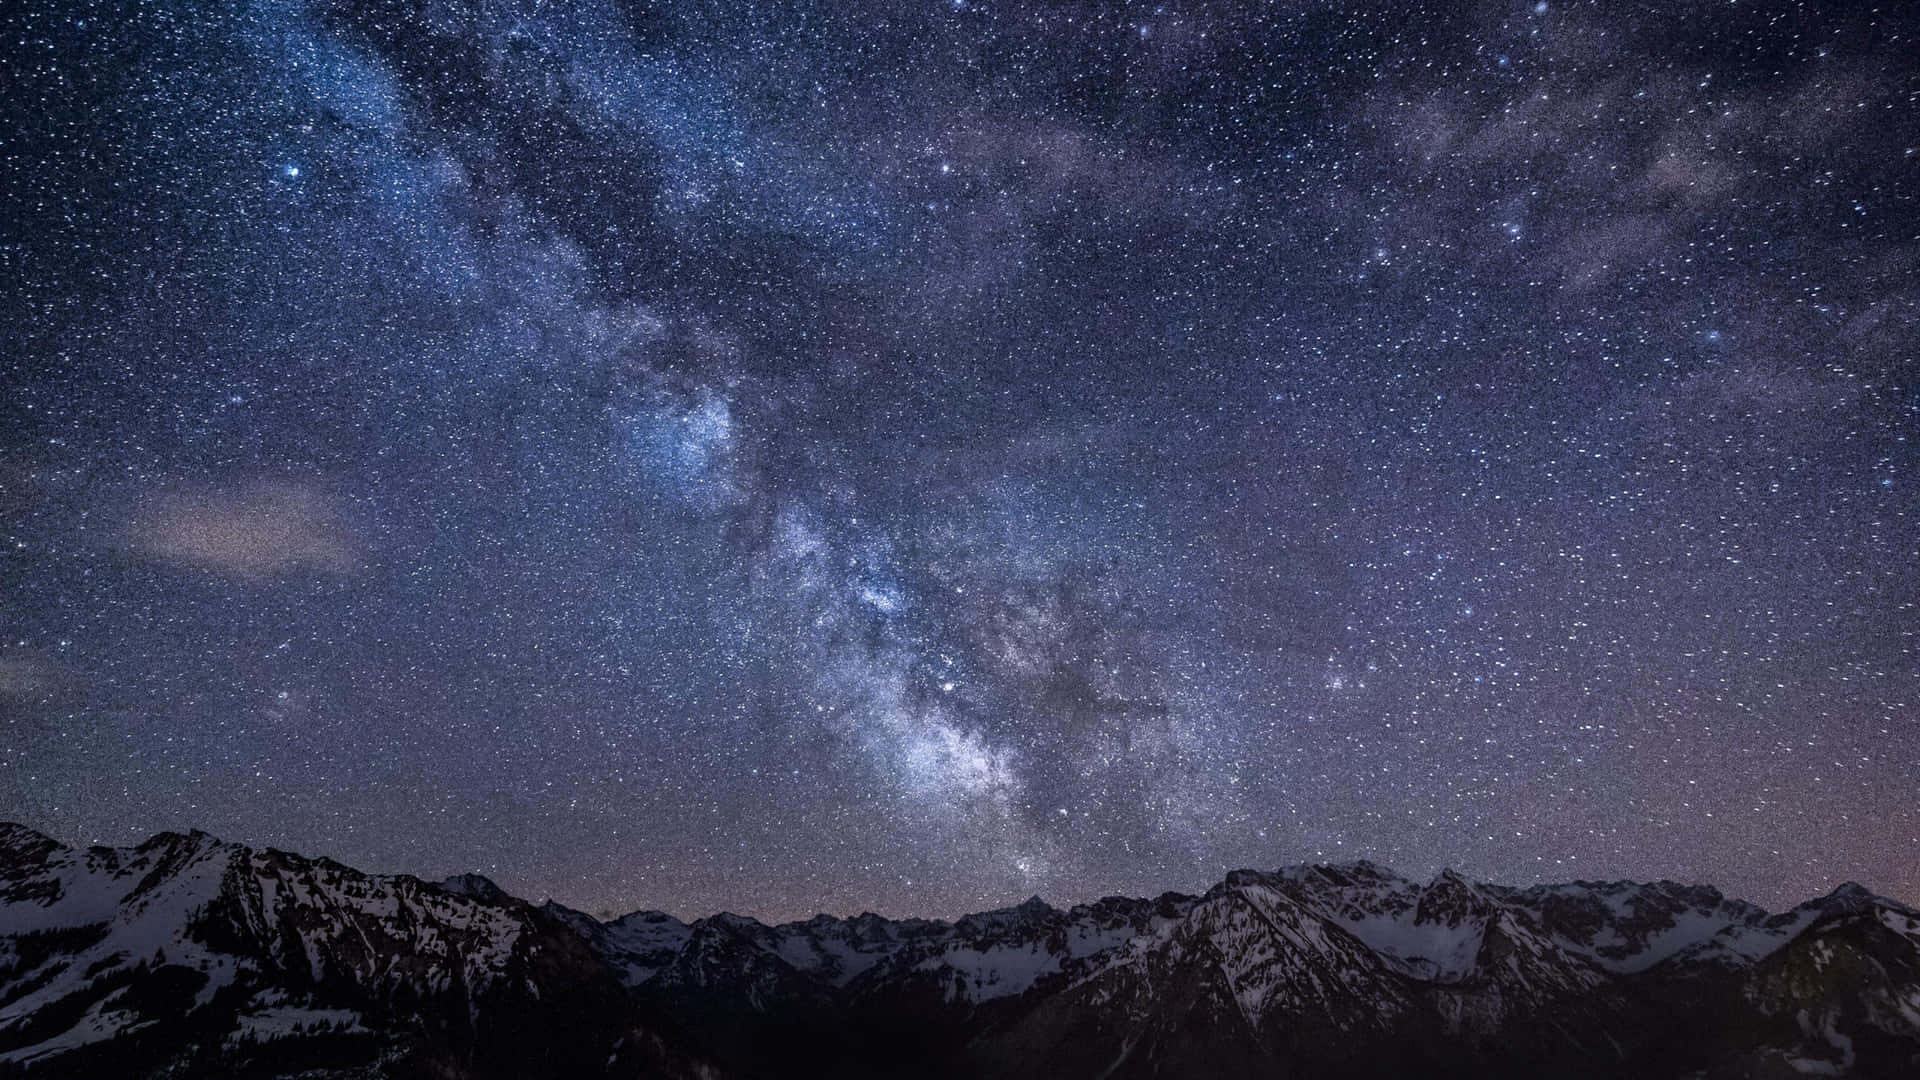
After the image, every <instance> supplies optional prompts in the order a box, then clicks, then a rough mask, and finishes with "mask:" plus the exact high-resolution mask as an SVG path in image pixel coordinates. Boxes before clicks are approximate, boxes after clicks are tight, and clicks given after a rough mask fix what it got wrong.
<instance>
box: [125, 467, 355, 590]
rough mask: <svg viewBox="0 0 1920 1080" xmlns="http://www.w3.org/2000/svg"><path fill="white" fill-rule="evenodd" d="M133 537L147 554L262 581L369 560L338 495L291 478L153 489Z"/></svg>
mask: <svg viewBox="0 0 1920 1080" xmlns="http://www.w3.org/2000/svg"><path fill="white" fill-rule="evenodd" d="M126 538H127V543H128V547H129V549H130V550H131V551H132V552H133V553H134V554H135V555H136V556H138V557H140V558H143V559H148V560H151V561H153V562H159V563H166V564H168V565H171V566H176V567H180V568H183V569H189V570H200V571H206V572H209V573H213V574H218V575H223V576H229V577H238V578H245V579H248V580H255V581H262V580H267V579H270V578H274V577H278V576H281V575H284V574H288V573H292V572H296V571H303V570H304V571H314V572H319V573H324V574H333V575H338V576H351V575H354V574H357V573H359V572H360V571H361V569H362V568H363V567H364V565H365V562H364V560H363V558H362V556H361V554H360V551H359V549H358V545H357V543H356V542H355V540H354V538H353V536H352V534H351V533H350V531H349V530H348V529H347V527H346V524H345V522H344V520H343V515H342V513H341V511H340V508H339V506H338V504H337V502H336V500H335V499H334V498H333V497H332V496H331V495H330V494H328V493H327V492H326V491H325V490H324V489H323V488H321V487H319V486H318V485H315V484H312V483H303V482H297V481H290V480H278V479H274V480H253V481H248V482H246V483H243V484H239V485H236V486H226V487H197V488H181V489H173V490H169V491H165V492H161V493H158V494H155V495H152V496H149V497H148V498H146V499H145V500H143V501H142V502H141V503H140V504H139V505H138V506H136V507H135V509H134V512H133V516H132V520H131V521H130V522H129V524H128V526H127V533H126Z"/></svg>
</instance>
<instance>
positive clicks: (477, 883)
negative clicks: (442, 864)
mask: <svg viewBox="0 0 1920 1080" xmlns="http://www.w3.org/2000/svg"><path fill="white" fill-rule="evenodd" d="M440 887H441V888H442V889H444V890H446V891H447V892H450V893H452V894H454V895H455V896H464V897H467V898H468V899H470V900H484V901H486V902H487V903H490V904H500V903H505V902H507V901H508V900H511V899H513V897H512V896H511V895H510V894H509V893H508V892H507V890H505V889H503V888H501V887H500V886H498V885H496V884H494V882H493V879H492V878H490V877H487V876H486V875H485V874H473V873H467V874H455V875H453V876H452V877H450V878H447V879H446V880H445V881H442V882H441V883H440Z"/></svg>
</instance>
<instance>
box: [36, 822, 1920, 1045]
mask: <svg viewBox="0 0 1920 1080" xmlns="http://www.w3.org/2000/svg"><path fill="white" fill-rule="evenodd" d="M816 1075H831V1076H848V1077H892V1076H900V1077H909V1076H910V1077H935V1078H938V1077H965V1076H1007V1077H1016V1078H1032V1080H1041V1078H1045V1080H1072V1078H1078V1077H1087V1078H1093V1077H1104V1078H1114V1080H1127V1078H1135V1077H1142V1078H1143V1077H1169V1078H1187V1077H1194V1078H1199V1077H1209V1078H1210V1077H1221V1076H1261V1077H1385V1076H1396V1077H1397V1076H1422V1077H1424V1076H1441V1077H1451V1076H1458V1077H1539V1076H1556V1077H1628V1076H1631V1077H1636V1078H1640V1077H1674V1078H1679V1077H1706V1078H1720V1077H1727V1078H1733V1077H1772V1076H1778V1077H1801V1076H1863V1077H1920V912H1916V911H1915V910H1914V909H1912V908H1910V907H1907V906H1906V905H1904V904H1901V903H1898V902H1895V901H1893V900H1889V899H1887V898H1884V897H1880V896H1876V895H1874V894H1872V893H1871V892H1869V891H1867V890H1866V889H1864V888H1861V887H1860V886H1858V885H1853V884H1849V885H1844V886H1841V887H1840V888H1838V889H1836V890H1834V891H1833V892H1832V893H1830V894H1828V895H1826V896H1823V897H1819V898H1817V899H1813V900H1809V901H1807V902H1806V903H1803V904H1801V905H1799V906H1798V907H1795V908H1793V909H1791V910H1788V911H1784V912H1779V913H1770V912H1768V911H1766V910H1763V909H1762V908H1759V907H1757V906H1755V905H1752V904H1749V903H1745V902H1742V901H1739V900H1733V899H1729V898H1727V897H1725V896H1722V895H1721V894H1720V893H1719V892H1718V891H1716V890H1715V889H1713V888H1710V887H1707V886H1701V885H1678V884H1673V883H1670V882H1658V883H1652V884H1642V883H1633V882H1587V881H1582V882H1572V883H1568V884H1559V885H1535V886H1530V887H1524V888H1516V887H1510V886H1504V885H1495V884H1488V883H1484V882H1475V881H1470V880H1468V879H1466V878H1464V877H1461V876H1459V875H1458V874H1455V873H1453V872H1451V871H1448V872H1443V873H1441V874H1440V875H1438V876H1437V877H1435V878H1433V879H1432V880H1430V881H1425V882H1421V881H1416V880H1412V879H1409V878H1407V877H1404V876H1402V875H1400V874H1397V873H1395V872H1393V871H1392V870H1389V869H1386V868H1384V867H1381V866H1377V865H1374V864H1372V863H1367V862H1359V863H1351V864H1344V865H1338V866H1294V867H1287V868H1283V869H1278V870H1272V871H1255V870H1242V871H1236V872H1234V873H1232V874H1229V875H1228V876H1227V877H1226V878H1225V880H1223V881H1221V882H1220V883H1219V884H1217V885H1215V886H1213V887H1212V888H1210V889H1208V890H1207V891H1206V892H1204V893H1202V894H1199V895H1188V894H1183V893H1173V892H1169V893H1165V894H1162V895H1160V896H1158V897H1154V898H1150V899H1134V898H1127V897H1109V898H1107V899H1104V900H1100V901H1098V902H1096V903H1091V904H1081V905H1077V906H1074V907H1071V908H1066V909H1061V908H1055V907H1052V906H1050V905H1048V904H1046V903H1044V902H1042V901H1041V900H1039V899H1038V898H1035V899H1031V900H1028V901H1027V902H1025V903H1023V904H1020V905H1019V906H1017V907H1011V908H1004V909H1000V910H996V911H988V912H982V913H980V914H976V915H968V916H966V917H964V918H961V919H958V920H955V921H951V922H948V921H941V920H932V919H888V918H882V917H880V916H877V915H871V914H866V915H859V916H855V917H853V918H837V917H833V916H827V915H821V916H817V917H815V918H813V919H810V920H806V921H804V922H791V923H784V924H780V925H774V926H769V925H766V924H764V923H761V922H759V921H756V920H754V919H751V918H746V917H743V916H738V915H730V914H720V915H714V916H710V917H708V918H703V919H698V920H695V921H692V922H683V921H681V920H679V919H676V918H674V917H672V916H669V915H666V914H664V913H661V912H658V911H639V912H635V913H633V914H630V915H627V916H624V917H621V918H618V919H613V920H611V921H602V920H599V919H596V918H593V917H592V916H589V915H587V914H585V913H582V912H579V911H575V910H572V909H569V908H566V907H563V906H561V905H558V904H554V903H546V904H534V903H530V902H527V901H525V900H522V899H520V898H517V897H514V896H511V895H509V894H508V893H506V892H505V891H504V890H502V889H501V888H499V887H498V886H497V885H495V884H494V883H493V882H491V881H489V880H488V879H486V878H484V877H480V876H478V875H463V876H460V877H454V878H449V879H447V880H445V881H441V882H429V881H424V880H421V879H419V878H415V877H411V876H408V875H377V874H366V873H362V872H360V871H357V870H354V869H352V868H350V867H347V866H343V865H341V864H339V863H337V862H334V861H332V860H329V859H324V858H308V857H303V856H300V855H295V854H291V853H288V852H283V851H277V850H272V849H255V848H251V847H247V846H244V845H240V844H234V843H227V842H223V841H220V840H217V839H215V838H213V837H211V836H208V835H206V834H204V833H199V832H194V833H189V834H184V835H183V834H179V833H161V834H159V835H156V836H154V837H152V838H151V839H149V840H147V841H146V842H145V843H142V844H140V845H139V846H137V847H132V848H107V847H92V848H76V847H68V846H65V845H63V844H60V843H58V842H56V841H55V840H52V839H50V838H48V837H46V836H43V835H41V834H39V833H37V832H35V831H33V830H32V829H29V828H26V827H24V826H20V825H12V824H0V1077H11V1076H29V1077H39V1076H89V1077H92V1076H102V1077H201V1076H249V1077H303V1078H311V1080H325V1078H339V1080H345V1078H361V1077H421V1078H427V1077H432V1078H441V1080H465V1078H476V1080H477V1078H493V1077H556V1078H558V1077H609V1078H629V1077H667V1078H696V1077H697V1078H703V1080H732V1078H741V1080H745V1078H779V1077H802V1076H816Z"/></svg>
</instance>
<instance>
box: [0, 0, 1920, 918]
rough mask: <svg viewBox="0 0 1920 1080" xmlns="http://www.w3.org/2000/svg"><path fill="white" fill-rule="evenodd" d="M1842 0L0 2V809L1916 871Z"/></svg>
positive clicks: (1696, 873)
mask: <svg viewBox="0 0 1920 1080" xmlns="http://www.w3.org/2000/svg"><path fill="white" fill-rule="evenodd" d="M1900 7H1901V6H1900V5H1889V6H1883V7H1882V8H1880V9H1878V10H1875V9H1872V8H1865V7H1859V8H1855V7H1849V6H1846V5H1837V4H1824V3H1821V4H1805V5H1773V4H1741V3H1734V4H1727V3H1716V4H1693V3H1675V4H1663V5H1640V4H1631V5H1629V4H1603V5H1592V4H1561V3H1557V2H1550V3H1538V4H1519V5H1511V4H1499V3H1492V4H1483V5H1463V6H1459V7H1451V6H1432V7H1414V6H1411V5H1403V4H1398V3H1394V4H1381V5H1378V6H1354V7H1347V8H1336V7H1333V6H1328V5H1321V4H1314V3H1301V4H1269V5H1254V4H1240V5H1233V4H1208V5H1198V6H1181V5H1178V4H1167V5H1164V6H1160V5H1154V4H1146V5H1133V6H1125V7H1110V6H1107V5H1076V4H1062V5H1028V4H1022V3H1006V4H1001V3H990V2H987V0H946V2H938V3H933V2H916V3H892V2H887V0H872V2H863V3H858V4H838V3H834V4H821V5H811V4H804V3H803V4H766V5H749V4H727V3H716V4H691V3H685V4H682V3H669V4H661V5H657V6H655V5H649V4H641V3H635V4H629V5H624V6H622V5H614V4H604V5H596V4H584V3H583V4H568V3H548V4H538V5H535V4H525V5H511V4H494V3H488V2H482V3H474V4H462V3H454V4H439V3H423V4H415V3H411V2H409V0H390V2H384V3H382V2H372V3H359V2H353V0H343V2H339V3H330V2H325V0H322V2H318V3H313V4H308V3H304V2H302V0H261V2H247V0H235V2H234V3H230V4H223V5H219V8H218V10H217V11H215V10H212V6H211V5H203V4H189V3H174V4H169V3H165V2H156V3H148V2H137V0H136V2H127V3H100V4H82V3H50V2H48V0H26V2H24V3H16V4H10V5H7V8H6V10H7V14H6V15H5V16H4V19H5V35H4V40H5V41H6V42H7V45H6V47H5V50H4V55H0V69H3V70H4V74H5V79H4V81H0V95H4V109H5V116H6V119H7V123H6V126H5V135H4V136H3V137H0V195H3V197H4V200H5V203H4V214H0V229H4V237H3V239H4V243H3V244H0V270H4V276H3V277H0V297H3V298H4V299H3V301H0V302H3V303H4V308H3V309H0V310H3V311H4V324H5V339H4V353H3V354H0V378H3V379H4V383H3V385H4V391H5V393H4V399H3V400H0V543H3V544H4V551H0V633H3V634H4V638H5V640H4V641H0V724H3V726H0V818H11V819H16V820H20V821H23V822H25V823H27V824H29V825H32V826H34V827H36V828H40V829H43V830H46V831H49V832H52V833H54V834H56V835H59V836H61V837H62V838H63V839H67V840H77V841H102V842H115V843H122V842H127V841H131V840H134V839H136V838H139V837H141V836H144V835H145V834H147V833H150V832H152V831H155V830H158V829H161V828H178V829H185V828H202V829H206V830H208V831H211V832H214V833H216V834H218V835H221V836H223V837H225V838H228V839H233V840H240V841H245V842H248V843H253V844H261V845H275V846H281V847H288V848H293V849H296V850H302V851H307V852H313V853H319V854H327V855H332V856H334V857H337V858H340V859H342V860H345V861H347V862H350V863H354V864H356V865H360V866H364V867H367V868H369V869H376V870H389V871H398V870H405V871H411V872H417V873H422V874H433V873H446V872H453V871H464V870H478V871H482V872H485V873H488V874H490V875H493V876H494V877H496V878H497V879H498V880H499V881H500V882H501V883H502V884H503V885H505V886H506V887H508V888H509V889H511V890H514V891H516V892H518V893H521V894H523V895H528V896H532V897H540V896H548V895H550V896H553V897H554V898H556V899H559V900H562V901H564V902H567V903H571V904H575V905H578V906H582V907H584V908H587V909H589V910H595V911H625V910H629V909H632V908H636V907H643V906H644V907H659V908H664V909H667V910H669V911H673V912H676V913H679V914H683V915H699V914H706V913H708V912H711V911H714V910H717V909H722V908H726V909H731V910H736V911H743V912H747V913H752V914H756V915H762V916H767V917H787V916H798V915H807V914H811V913H813V912H815V911H819V910H826V911H832V912H840V913H851V912H855V911H859V910H862V909H872V910H877V911H882V912H888V913H914V914H929V915H951V914H955V913H957V912H959V911H962V910H969V909H974V908H978V907H982V906H987V905H992V904H998V903H1002V902H1007V901H1011V900H1017V899H1019V898H1021V897H1024V896H1026V895H1028V894H1030V893H1039V894H1041V895H1043V896H1045V897H1047V898H1048V899H1051V900H1054V901H1056V902H1071V901H1078V900H1086V899H1091V898H1093V897H1096V896H1100V895H1103V894H1109V893H1115V892H1123V893H1129V894H1153V893H1157V892H1159V891H1161V890H1163V889H1167V888H1194V887H1199V886H1204V885H1205V884H1206V883H1208V882H1210V881H1212V880H1216V879H1217V878H1218V877H1219V876H1220V875H1221V874H1223V873H1224V872H1225V871H1227V870H1229V869H1232V868H1235V867H1239V866H1253V867H1273V866H1277V865H1281V864H1285V863H1292V862H1298V861H1338V860H1350V859H1354V858H1360V857H1368V858H1372V859H1375V860H1377V861H1381V862H1385V863H1388V864H1391V865H1394V866H1397V867H1399V868H1400V869H1402V870H1403V871H1406V872H1409V873H1415V874H1421V873H1430V872H1433V871H1435V870H1437V869H1439V868H1440V867H1442V866H1453V867H1457V868H1460V869H1462V870H1463V871H1466V872H1469V873H1471V874H1473V875H1475V876H1478V877H1482V878H1490V879H1495V880H1504V881H1511V882H1516V883H1518V882H1527V881H1536V880H1544V879H1551V880H1565V879H1570V878H1578V877H1586V878H1602V877H1604V878H1614V877H1635V878H1655V877H1672V878H1678V879H1686V880H1703V881H1711V882H1714V883H1716V884H1719V885H1721V886H1722V887H1723V888H1726V889H1728V890H1729V891H1731V892H1734V893H1737V894H1741V895H1745V896H1747V897H1749V898H1751V899H1754V900H1757V901H1760V902H1763V903H1769V904H1779V903H1783V902H1786V901H1789V900H1796V899H1800V898H1803V897H1804V896H1806V895H1810V894H1813V893H1816V892H1819V891H1822V890H1824V889H1825V888H1828V887H1831V885H1833V884H1835V883H1837V882H1838V881H1840V880H1843V879H1847V878H1857V879H1859V880H1861V881H1863V882H1865V883H1867V884H1868V885H1870V886H1872V887H1874V888H1876V889H1878V890H1880V891H1882V892H1886V893H1889V894H1892V895H1896V896H1900V897H1903V898H1905V899H1908V900H1913V899H1916V898H1920V858H1916V856H1915V854H1914V853H1915V852H1916V851H1920V660H1917V659H1916V657H1917V656H1920V609H1917V608H1916V602H1917V601H1920V550H1917V549H1920V542H1917V541H1920V530H1917V529H1916V525H1917V524H1920V520H1917V518H1916V514H1917V513H1920V501H1917V500H1916V495H1917V494H1920V455H1917V454H1916V447H1915V442H1914V440H1915V438H1916V433H1917V432H1920V365H1916V363H1915V353H1914V350H1915V342H1916V341H1920V65H1916V62H1915V60H1914V57H1915V56H1916V55H1920V41H1917V40H1916V36H1915V34H1916V18H1915V16H1914V13H1913V12H1912V11H1911V10H1909V11H1908V12H1907V13H1906V14H1899V13H1898V10H1899V9H1900Z"/></svg>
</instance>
